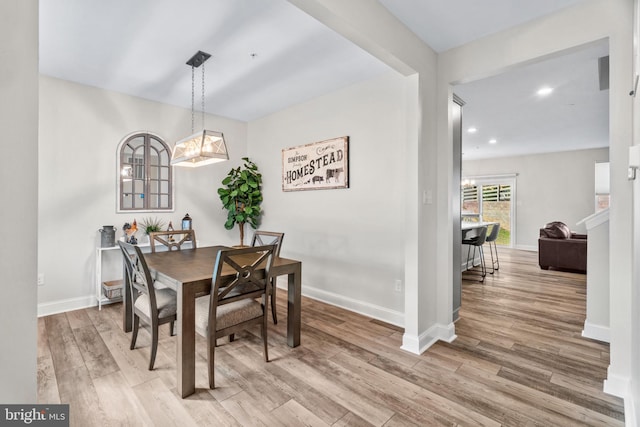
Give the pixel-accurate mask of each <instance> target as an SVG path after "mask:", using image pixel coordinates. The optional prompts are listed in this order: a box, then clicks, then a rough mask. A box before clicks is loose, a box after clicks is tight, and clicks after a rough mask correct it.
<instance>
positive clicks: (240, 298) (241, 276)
mask: <svg viewBox="0 0 640 427" xmlns="http://www.w3.org/2000/svg"><path fill="white" fill-rule="evenodd" d="M275 251H276V246H275V245H268V246H256V247H248V248H241V249H223V250H220V251H218V255H217V256H216V262H215V266H214V268H213V279H212V282H211V293H210V294H209V295H208V296H204V297H200V298H198V299H196V306H195V324H196V332H198V333H199V334H200V335H202V336H204V337H206V338H207V348H208V353H207V354H208V365H209V366H208V374H209V388H211V389H213V388H215V378H214V362H215V349H216V340H217V339H218V338H221V337H225V336H229V340H230V341H233V338H234V334H235V333H236V332H239V331H241V330H245V329H247V328H248V327H249V326H252V325H255V324H259V325H260V328H261V334H262V341H263V346H264V360H265V362H268V361H269V353H268V349H267V314H268V309H267V308H266V306H267V302H268V298H269V294H270V292H271V266H272V265H273V258H274V254H275ZM258 299H260V300H258Z"/></svg>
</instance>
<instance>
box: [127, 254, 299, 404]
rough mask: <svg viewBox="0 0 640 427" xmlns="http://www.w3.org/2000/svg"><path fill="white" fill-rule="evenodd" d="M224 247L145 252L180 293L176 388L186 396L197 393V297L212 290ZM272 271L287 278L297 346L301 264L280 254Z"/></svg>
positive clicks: (158, 276)
mask: <svg viewBox="0 0 640 427" xmlns="http://www.w3.org/2000/svg"><path fill="white" fill-rule="evenodd" d="M221 249H229V248H227V247H225V246H209V247H202V248H197V249H183V250H180V251H170V252H169V251H165V252H155V253H149V254H145V260H146V261H147V265H148V267H149V270H150V272H151V274H152V277H153V278H154V279H155V280H159V281H160V282H162V283H164V284H166V285H167V286H169V287H171V288H173V289H175V291H176V294H177V317H178V321H177V349H176V358H177V363H176V365H177V388H178V394H180V396H182V397H183V398H184V397H187V396H189V395H191V394H193V393H194V392H195V347H196V345H195V338H196V337H195V334H196V331H195V301H196V297H197V296H201V295H205V294H208V293H210V292H211V280H212V277H213V267H214V264H215V261H216V256H217V254H218V251H219V250H221ZM229 273H231V271H229ZM271 273H272V275H273V276H274V277H277V276H281V275H287V277H288V292H287V299H288V301H287V344H288V345H289V346H290V347H297V346H298V345H300V325H301V303H302V291H301V287H302V286H301V275H302V263H301V262H300V261H296V260H292V259H287V258H280V257H277V258H275V259H274V261H273V267H272V269H271ZM223 274H224V270H223ZM125 276H126V275H125ZM129 286H130V285H129V284H128V283H127V280H125V289H123V310H122V315H123V320H122V323H123V324H122V328H123V329H124V331H125V332H129V331H131V330H132V314H131V313H132V312H131V298H130V295H129V289H128V288H129Z"/></svg>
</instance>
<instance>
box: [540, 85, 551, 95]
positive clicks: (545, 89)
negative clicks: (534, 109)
mask: <svg viewBox="0 0 640 427" xmlns="http://www.w3.org/2000/svg"><path fill="white" fill-rule="evenodd" d="M551 92H553V88H552V87H548V86H546V87H542V88H540V89H538V95H540V96H547V95H549V94H551Z"/></svg>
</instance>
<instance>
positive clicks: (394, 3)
mask: <svg viewBox="0 0 640 427" xmlns="http://www.w3.org/2000/svg"><path fill="white" fill-rule="evenodd" d="M582 1H586V0H536V1H528V2H523V1H521V0H483V1H482V2H479V1H478V0H448V1H446V2H445V1H442V0H380V3H382V4H383V5H384V6H385V7H386V8H387V9H388V10H389V11H390V12H392V13H393V14H394V15H396V16H397V17H398V19H399V20H401V21H402V22H404V23H405V25H407V26H408V27H409V28H411V29H412V30H413V31H414V32H415V33H416V34H417V35H418V36H419V37H421V38H422V39H423V40H424V41H425V42H426V43H427V44H429V45H430V46H432V47H433V48H434V49H435V50H436V51H438V52H442V51H444V50H447V49H450V48H452V47H456V46H459V45H462V44H465V43H467V42H469V41H472V40H474V39H477V38H479V37H482V36H485V35H488V34H491V33H494V32H497V31H501V30H503V29H506V28H509V27H512V26H515V25H519V24H521V23H523V22H526V21H528V20H531V19H535V18H537V17H540V16H543V15H545V14H548V13H552V12H554V11H556V10H558V9H561V8H565V7H567V6H571V5H573V4H575V3H579V2H582ZM198 50H203V51H205V52H208V53H210V54H212V58H211V59H209V60H208V61H207V62H206V64H205V70H206V110H207V112H209V113H212V114H216V115H220V116H224V117H229V118H234V119H238V120H243V121H250V120H254V119H257V118H260V117H263V116H265V115H268V114H270V113H273V112H275V111H279V110H281V109H284V108H286V107H289V106H291V105H295V104H298V103H300V102H304V101H306V100H309V99H312V98H315V97H317V96H321V95H323V94H326V93H330V92H332V91H334V90H337V89H339V88H342V87H345V86H348V85H350V84H353V83H356V82H359V81H363V80H367V79H370V78H373V77H375V76H377V75H380V74H382V73H385V72H389V71H390V70H391V69H390V68H389V67H388V66H386V65H385V64H382V63H381V62H380V61H378V60H377V59H375V58H374V57H372V56H371V55H369V54H368V53H366V52H364V51H362V50H361V49H360V48H358V47H357V46H355V45H354V44H352V43H351V42H349V41H348V40H346V39H345V38H343V37H342V36H340V35H338V34H336V33H334V32H333V31H332V30H330V29H328V28H327V27H325V26H324V25H322V24H320V23H319V22H318V21H316V20H315V19H314V18H311V17H310V16H308V15H306V14H305V13H304V12H302V11H300V10H299V9H297V8H296V7H295V6H293V5H292V4H290V3H288V2H287V1H286V0H181V1H180V2H178V1H175V0H135V1H131V0H109V1H104V0H41V1H40V71H41V73H42V74H45V75H49V76H53V77H57V78H61V79H65V80H70V81H73V82H78V83H81V84H85V85H90V86H96V87H100V88H104V89H109V90H113V91H117V92H122V93H126V94H130V95H134V96H139V97H142V98H145V99H150V100H154V101H159V102H163V103H167V104H172V105H178V106H181V107H185V108H190V107H191V70H190V67H189V66H187V65H186V64H185V62H186V61H187V60H188V59H189V58H190V57H191V56H192V55H193V54H194V53H196V52H197V51H198ZM604 52H606V49H605V50H604ZM253 54H255V55H253ZM592 54H595V51H594V52H592ZM598 54H599V53H598ZM252 55H253V56H252ZM584 55H587V54H586V53H585V54H583V55H579V54H576V55H573V56H570V57H568V58H565V59H563V60H558V61H559V62H558V63H556V64H552V63H549V64H550V65H549V67H548V71H546V68H547V67H545V65H544V64H537V65H535V66H534V67H537V68H535V69H534V70H532V71H531V70H530V71H527V70H524V69H523V70H515V71H513V73H515V74H513V75H511V73H509V74H503V75H501V76H497V77H493V78H491V79H486V80H483V81H479V82H474V83H470V84H466V85H464V86H460V87H457V88H456V93H458V94H459V95H461V96H462V97H463V98H464V100H465V101H466V102H467V105H466V106H465V113H464V117H465V121H466V123H470V122H471V121H473V122H474V123H476V124H475V126H477V127H478V129H479V130H480V129H482V132H489V131H490V130H493V133H494V134H495V135H497V136H496V137H497V138H499V139H500V142H499V143H498V144H497V145H500V148H501V149H502V151H501V154H502V155H505V153H506V151H505V150H507V148H508V146H507V144H506V142H507V141H511V140H513V141H515V140H516V139H517V141H518V144H517V145H518V146H522V145H523V144H528V143H529V142H533V143H534V144H538V145H539V144H541V141H542V140H545V141H549V137H550V135H551V134H552V130H553V129H554V128H560V126H559V125H557V124H554V123H552V122H554V121H555V120H557V119H559V117H557V116H558V114H555V115H550V114H546V113H548V112H550V111H559V110H558V109H561V108H564V109H565V110H568V111H567V113H568V112H569V111H573V112H574V113H575V111H576V110H580V111H582V108H581V106H582V105H583V104H582V103H583V102H585V103H589V105H590V107H589V108H585V110H589V114H590V115H589V116H588V117H589V120H587V121H585V122H584V123H583V126H585V128H584V129H583V131H582V134H580V135H577V134H576V135H572V136H571V137H569V136H567V135H566V134H564V135H562V138H561V139H562V140H563V141H567V140H570V139H573V140H584V139H586V138H585V137H586V136H588V135H605V134H606V130H604V131H603V128H602V125H603V123H601V122H602V120H593V117H594V116H593V114H594V111H598V112H600V113H601V112H602V111H603V109H608V105H605V104H603V100H604V102H606V96H603V95H602V93H598V94H595V93H592V92H593V87H592V86H591V85H590V84H588V83H587V79H589V78H590V77H588V76H587V75H586V72H585V75H583V73H582V72H579V71H581V70H583V69H584V66H585V61H586V62H588V61H591V60H592V59H593V58H591V57H589V58H587V57H585V56H584ZM572 60H575V61H582V62H581V63H580V64H578V63H574V62H572ZM547 72H549V73H550V76H555V80H551V79H549V80H548V81H549V83H547V84H556V83H554V82H555V81H558V82H559V83H558V84H560V83H561V84H562V85H563V86H562V87H563V88H564V89H562V90H560V89H558V90H557V91H556V92H555V93H554V95H555V96H552V97H549V98H548V99H547V100H545V102H547V104H546V105H547V108H542V109H538V111H535V109H532V108H529V109H528V110H526V111H525V110H518V109H516V108H515V107H514V105H510V104H509V102H510V101H514V102H515V101H517V102H516V104H518V105H519V106H522V105H523V104H526V103H525V102H524V101H525V100H527V99H529V98H528V97H529V95H530V91H529V87H527V84H526V80H528V79H533V78H535V77H542V76H543V75H545V73H547ZM560 76H564V77H563V78H561V77H560ZM539 80H540V79H538V80H535V79H533V80H532V81H531V83H530V86H531V90H535V89H536V88H537V85H539V84H541V82H540V81H539ZM575 80H578V81H576V82H575V83H574V81H575ZM514 83H515V84H516V86H510V84H514ZM200 85H201V82H200V69H198V70H196V108H199V105H200V96H201V86H200ZM572 85H575V86H572ZM558 87H559V88H560V86H558ZM496 88H497V89H496ZM516 89H517V90H518V92H514V91H515V90H516ZM516 93H517V94H518V96H516V95H515V94H516ZM568 93H570V94H572V96H574V98H568V97H567V94H568ZM510 94H514V95H513V96H510ZM498 95H499V96H498ZM498 99H499V100H500V101H499V102H498ZM572 100H573V101H572ZM551 103H555V104H554V105H555V107H554V108H550V107H549V105H550V104H551ZM569 103H573V104H574V107H576V106H578V107H580V108H571V109H569V108H568V107H567V104H569ZM556 104H557V105H556ZM496 106H502V107H507V108H505V109H503V110H502V111H500V110H498V109H497V108H495V107H496ZM474 110H475V111H474ZM542 113H545V115H546V119H544V118H539V119H540V120H541V121H542V122H544V123H547V124H548V128H549V131H548V132H547V133H545V134H542V133H541V132H537V136H536V134H535V132H533V131H540V128H539V126H531V128H533V129H531V131H532V132H530V131H529V130H528V129H529V127H528V126H526V125H527V124H529V123H531V122H532V121H533V119H534V116H536V115H540V114H542ZM605 116H606V115H605ZM518 117H520V118H522V117H526V118H528V119H529V120H521V119H518ZM598 117H599V116H598ZM565 119H566V117H565ZM583 119H584V117H582V118H580V117H576V119H575V121H576V122H582V121H583ZM584 120H586V119H584ZM516 123H519V127H518V128H516V126H515V125H516ZM563 123H565V124H566V121H565V122H563ZM596 124H597V125H598V128H597V129H596ZM604 124H605V125H606V123H604ZM509 128H511V129H510V130H509ZM514 129H516V131H514ZM603 132H604V133H603ZM480 134H481V132H480V131H479V132H478V134H477V136H478V137H480V136H481V135H480ZM487 135H488V133H487ZM581 135H582V136H581ZM540 137H544V138H543V139H541V138H540ZM464 143H465V148H464V149H463V151H465V156H467V158H471V157H470V156H473V155H479V152H480V151H484V150H485V148H484V147H483V145H482V141H481V140H478V141H474V142H473V144H476V145H473V146H472V147H475V146H478V147H482V149H481V148H478V149H471V148H467V147H466V145H467V144H468V141H466V140H465V141H464ZM589 143H591V144H593V142H589ZM553 146H555V147H557V144H556V143H554V144H553ZM472 152H475V153H474V154H471V153H472Z"/></svg>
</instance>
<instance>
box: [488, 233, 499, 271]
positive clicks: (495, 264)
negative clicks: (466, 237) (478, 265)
mask: <svg viewBox="0 0 640 427" xmlns="http://www.w3.org/2000/svg"><path fill="white" fill-rule="evenodd" d="M499 233H500V223H499V222H496V223H494V224H491V230H490V231H488V232H487V238H486V240H485V243H486V244H487V245H489V252H490V253H491V273H490V274H493V273H495V271H496V270H499V269H500V261H499V260H498V247H497V246H496V240H498V234H499ZM494 249H495V252H496V258H495V260H494V258H493V251H494Z"/></svg>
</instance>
